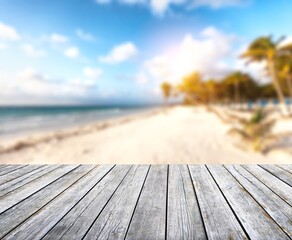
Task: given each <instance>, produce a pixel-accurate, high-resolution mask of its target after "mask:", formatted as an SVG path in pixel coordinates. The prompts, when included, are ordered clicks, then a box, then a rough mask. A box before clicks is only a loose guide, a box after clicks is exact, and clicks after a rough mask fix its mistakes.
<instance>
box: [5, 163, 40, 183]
mask: <svg viewBox="0 0 292 240" xmlns="http://www.w3.org/2000/svg"><path fill="white" fill-rule="evenodd" d="M42 166H43V165H27V166H25V167H23V168H20V169H18V170H16V171H13V172H10V173H8V174H6V175H2V176H0V185H1V184H4V183H7V182H9V181H11V180H14V179H16V178H18V177H21V176H24V175H25V174H27V173H29V172H31V171H33V170H35V169H38V168H40V167H42Z"/></svg>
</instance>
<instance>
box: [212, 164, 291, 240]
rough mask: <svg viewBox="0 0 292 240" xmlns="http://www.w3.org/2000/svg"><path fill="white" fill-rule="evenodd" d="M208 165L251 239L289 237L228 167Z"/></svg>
mask: <svg viewBox="0 0 292 240" xmlns="http://www.w3.org/2000/svg"><path fill="white" fill-rule="evenodd" d="M207 167H208V169H209V170H210V172H211V174H212V175H213V177H214V179H215V181H216V182H217V184H218V185H219V187H220V189H221V191H222V192H223V194H224V195H225V197H226V199H227V201H228V202H229V204H230V206H231V207H232V209H233V211H234V212H235V214H236V216H237V217H238V219H239V220H240V222H241V224H242V225H243V227H244V229H245V231H246V232H247V234H248V236H249V237H250V238H251V239H256V240H266V239H289V238H288V236H287V235H286V234H285V233H284V232H283V230H282V229H281V228H280V227H279V226H278V225H277V224H276V223H275V222H274V221H273V220H272V219H271V217H270V216H269V215H268V214H266V212H265V211H264V210H263V209H262V208H261V206H260V205H259V204H258V203H257V202H256V201H255V200H254V199H253V198H252V197H251V196H250V194H249V193H248V192H247V191H246V190H245V189H244V188H243V187H242V186H241V185H240V184H239V183H238V182H237V181H236V179H235V178H234V177H233V176H232V175H231V174H230V173H229V172H228V171H227V169H226V168H224V167H223V166H222V165H209V166H207Z"/></svg>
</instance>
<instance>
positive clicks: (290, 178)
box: [260, 164, 292, 187]
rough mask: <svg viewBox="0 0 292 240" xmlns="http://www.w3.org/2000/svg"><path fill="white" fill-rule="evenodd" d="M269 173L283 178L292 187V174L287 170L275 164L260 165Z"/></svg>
mask: <svg viewBox="0 0 292 240" xmlns="http://www.w3.org/2000/svg"><path fill="white" fill-rule="evenodd" d="M260 166H261V167H262V168H264V169H265V170H266V171H268V172H269V173H271V174H273V175H275V176H276V177H277V178H279V179H281V180H282V181H283V182H285V183H287V184H288V185H289V186H290V187H292V174H291V173H288V172H287V171H285V170H283V169H282V168H279V167H277V166H275V165H268V164H265V165H260Z"/></svg>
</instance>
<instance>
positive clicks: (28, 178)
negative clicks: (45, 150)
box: [0, 165, 60, 197]
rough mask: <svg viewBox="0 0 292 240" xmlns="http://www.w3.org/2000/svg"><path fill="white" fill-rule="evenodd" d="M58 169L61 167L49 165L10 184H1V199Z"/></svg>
mask: <svg viewBox="0 0 292 240" xmlns="http://www.w3.org/2000/svg"><path fill="white" fill-rule="evenodd" d="M58 167H60V165H47V166H45V165H44V166H42V167H40V168H38V169H35V170H33V171H31V172H29V173H27V174H24V175H22V176H20V177H18V178H15V179H13V180H11V181H9V182H6V183H3V184H1V185H0V197H2V196H4V195H6V194H7V193H10V192H12V191H14V190H15V189H17V188H20V187H22V186H24V185H25V184H27V183H29V182H31V181H33V180H35V179H37V178H39V177H40V176H43V175H45V174H48V173H49V172H51V171H53V170H54V169H56V168H58ZM4 176H5V175H4Z"/></svg>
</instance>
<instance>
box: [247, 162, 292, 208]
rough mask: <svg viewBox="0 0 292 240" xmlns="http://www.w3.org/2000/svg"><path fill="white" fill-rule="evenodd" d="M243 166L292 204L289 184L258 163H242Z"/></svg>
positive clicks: (291, 192)
mask: <svg viewBox="0 0 292 240" xmlns="http://www.w3.org/2000/svg"><path fill="white" fill-rule="evenodd" d="M242 167H243V168H245V169H246V170H248V171H249V172H250V173H251V174H252V175H254V176H255V177H256V178H257V179H259V180H260V181H261V182H262V183H263V184H265V185H266V186H267V187H268V188H270V189H271V190H272V191H273V192H275V193H276V194H277V195H278V196H280V197H281V198H282V199H283V200H285V201H286V202H287V203H288V204H290V206H292V191H291V187H290V186H289V185H288V184H286V183H284V182H283V181H282V180H280V179H279V178H277V177H275V176H274V175H272V174H270V173H269V172H267V171H266V170H264V169H263V168H261V167H259V166H257V165H242Z"/></svg>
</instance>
